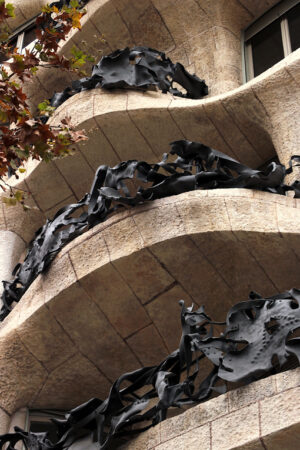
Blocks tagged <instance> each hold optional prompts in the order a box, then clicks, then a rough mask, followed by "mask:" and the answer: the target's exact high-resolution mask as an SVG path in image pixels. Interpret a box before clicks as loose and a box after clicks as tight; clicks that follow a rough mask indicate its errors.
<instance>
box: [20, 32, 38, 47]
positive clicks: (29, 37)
mask: <svg viewBox="0 0 300 450" xmlns="http://www.w3.org/2000/svg"><path fill="white" fill-rule="evenodd" d="M35 39H36V34H35V27H34V28H31V29H30V30H26V31H25V36H24V40H23V48H25V47H27V45H29V44H30V43H31V42H32V41H34V40H35Z"/></svg>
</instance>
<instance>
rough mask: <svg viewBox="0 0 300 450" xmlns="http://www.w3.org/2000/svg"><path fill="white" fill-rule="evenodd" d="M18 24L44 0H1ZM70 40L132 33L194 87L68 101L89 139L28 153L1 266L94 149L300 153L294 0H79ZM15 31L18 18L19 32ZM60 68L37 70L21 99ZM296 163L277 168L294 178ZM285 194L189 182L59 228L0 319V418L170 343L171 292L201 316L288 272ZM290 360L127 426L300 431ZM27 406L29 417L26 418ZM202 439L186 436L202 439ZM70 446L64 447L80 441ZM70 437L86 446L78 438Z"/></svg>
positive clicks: (83, 390)
mask: <svg viewBox="0 0 300 450" xmlns="http://www.w3.org/2000/svg"><path fill="white" fill-rule="evenodd" d="M11 2H12V3H13V4H14V5H15V6H16V19H14V21H12V22H11V23H9V26H11V27H12V32H13V31H14V29H15V27H17V26H21V25H23V24H24V23H26V22H27V21H30V20H31V19H32V18H33V17H34V16H35V15H36V14H38V12H39V9H40V7H41V5H42V4H44V3H46V2H44V1H43V0H40V1H32V0H22V1H17V0H15V1H11ZM86 9H87V14H86V15H85V16H84V18H83V21H82V30H81V31H78V30H77V31H76V32H74V33H72V34H71V36H70V37H69V39H68V40H67V41H66V42H65V43H64V44H63V46H62V48H61V52H62V53H64V54H68V52H70V49H71V48H72V46H73V45H74V44H76V45H77V46H78V47H79V48H82V49H83V50H84V51H86V52H88V53H90V54H94V55H95V57H96V58H99V59H100V57H101V56H102V55H105V54H108V53H111V52H112V51H114V50H116V49H118V48H125V47H127V46H128V47H133V46H136V45H142V46H147V47H151V48H155V49H158V50H160V51H163V52H165V53H166V55H167V56H168V57H170V58H171V59H172V60H173V61H174V62H177V61H178V62H180V63H182V64H183V65H184V66H185V67H186V68H187V70H189V71H190V72H191V73H196V74H197V75H198V76H199V77H200V78H203V79H205V81H206V83H207V85H208V88H209V94H208V96H207V97H205V98H203V99H201V100H192V99H185V98H176V97H174V96H172V95H170V94H162V93H160V92H155V91H147V92H138V91H135V90H130V91H129V90H117V91H116V90H115V91H104V90H101V89H93V90H90V91H83V92H81V93H79V94H77V95H75V96H73V97H72V98H70V99H69V100H67V101H66V102H65V103H64V104H63V105H62V106H60V107H59V108H58V109H57V111H56V112H55V115H54V116H53V118H51V122H50V123H51V124H52V125H55V124H56V123H57V122H58V121H59V120H61V119H62V118H63V117H65V116H71V118H72V122H73V123H74V124H75V125H76V126H78V128H80V129H82V128H84V129H85V130H86V131H87V133H88V135H89V140H88V141H86V142H84V143H82V144H81V143H80V144H78V145H77V149H76V152H75V153H74V155H72V156H70V157H68V158H65V159H62V160H57V161H53V162H51V163H49V164H45V163H40V162H31V163H30V164H29V166H28V168H27V171H26V173H25V174H24V176H23V177H22V179H20V180H18V182H16V183H17V184H18V185H19V186H20V187H22V188H24V189H25V190H29V191H30V192H31V194H32V195H31V197H30V200H29V201H30V204H31V206H33V209H31V210H30V211H29V212H24V211H23V210H22V208H21V207H20V208H19V207H14V208H7V207H5V206H3V207H2V210H1V222H0V224H1V231H0V257H1V260H0V274H1V277H2V278H1V279H3V280H9V279H10V278H11V272H12V270H13V268H14V266H15V265H16V264H17V262H18V261H19V260H20V259H21V258H22V256H23V255H24V252H25V250H26V248H27V247H28V244H29V242H30V241H31V239H32V238H33V237H34V233H35V231H36V230H37V229H38V228H39V227H40V226H41V225H43V223H44V222H45V220H46V218H52V217H53V215H54V213H55V212H56V211H57V210H58V209H59V208H60V207H62V206H64V205H65V204H70V203H73V202H77V201H78V200H79V199H80V198H81V197H82V196H83V195H84V194H85V193H86V192H88V191H89V189H90V185H91V182H92V180H93V177H94V173H95V171H96V169H97V167H98V166H99V165H100V164H107V165H109V166H114V165H115V164H117V163H119V162H120V161H123V160H129V159H139V160H145V161H148V162H155V161H157V160H158V159H159V158H160V157H161V155H162V153H164V152H166V151H168V148H169V143H170V142H173V141H175V140H181V139H188V140H190V141H197V142H203V143H204V144H206V145H208V146H210V147H213V148H216V149H218V150H220V151H222V152H224V153H226V154H227V155H229V156H231V157H232V158H235V159H237V160H238V161H240V162H241V163H243V164H245V165H248V166H250V167H252V168H260V167H264V165H265V164H266V163H267V162H269V161H270V160H277V159H279V161H280V162H281V163H282V164H284V165H285V166H286V167H288V164H289V161H290V159H291V157H292V156H293V155H297V154H299V153H300V152H299V141H300V139H299V138H300V131H299V119H300V112H299V93H300V88H299V83H300V49H298V46H299V45H298V43H299V27H298V28H297V24H299V17H300V16H299V2H297V1H288V0H286V1H282V2H278V0H259V1H256V0H181V1H180V0H178V1H176V0H90V1H89V2H88V4H87V6H86ZM21 32H23V31H22V30H21V31H20V33H21ZM71 81H72V77H71V76H70V74H65V73H63V72H62V73H60V72H58V71H56V70H54V71H52V72H49V71H46V70H44V71H43V70H42V69H41V70H39V72H38V74H37V77H36V80H35V81H34V82H33V83H31V84H30V85H28V87H27V93H28V95H29V98H30V103H31V105H32V108H34V107H35V106H36V105H37V104H38V103H39V102H40V101H42V100H44V99H45V98H50V97H51V96H52V95H53V93H54V92H55V91H62V90H63V89H64V88H65V87H67V86H68V85H69V84H70V82H71ZM299 174H300V171H299V168H295V169H294V171H293V172H292V174H290V175H288V177H287V180H288V181H289V182H290V183H292V182H293V181H296V180H299ZM299 233H300V200H298V199H295V198H293V197H292V196H289V195H287V196H280V195H274V194H272V193H269V192H261V191H255V190H248V189H216V190H198V191H192V192H187V193H184V194H180V195H178V196H173V197H167V198H164V199H159V200H155V201H154V202H151V203H149V204H147V205H144V206H137V207H135V208H132V209H130V210H126V211H123V212H119V213H117V214H115V215H114V216H113V217H111V218H110V219H109V220H107V221H106V222H103V223H102V224H99V225H97V226H96V227H94V228H93V229H91V230H90V231H88V232H86V233H84V234H83V235H82V236H80V237H78V238H76V239H75V240H74V241H72V242H71V243H70V244H68V245H67V246H66V247H65V248H64V249H63V250H62V251H61V252H60V253H59V254H58V256H57V257H56V258H55V260H54V261H53V263H52V265H51V267H50V268H49V270H48V271H47V272H45V273H43V274H42V275H40V276H39V277H38V278H37V279H36V280H35V281H34V282H33V284H32V285H31V286H30V288H29V289H28V291H27V292H26V293H25V294H24V296H23V298H22V300H21V301H20V302H19V303H18V304H17V306H16V307H15V308H14V310H13V311H12V312H11V314H10V315H9V316H8V317H7V318H6V319H5V321H4V322H3V324H2V326H1V328H0V347H1V350H0V375H1V376H0V433H1V434H2V433H5V432H7V431H8V430H12V429H13V426H15V425H18V426H21V427H22V428H26V427H27V428H28V427H29V423H30V422H32V423H33V422H39V423H41V422H43V421H45V420H47V418H45V413H41V412H39V411H41V410H53V411H65V410H68V409H70V408H73V407H75V406H76V405H78V404H80V403H83V402H85V401H87V400H88V399H89V398H91V397H99V398H105V397H106V396H107V394H108V392H109V389H110V386H111V384H112V382H113V381H114V380H115V379H116V378H118V377H119V376H120V375H121V374H122V373H124V372H129V371H132V370H135V369H137V368H138V367H142V366H149V365H154V364H157V363H158V362H159V361H160V360H162V359H163V358H165V357H166V355H167V354H169V353H170V352H172V351H173V350H175V349H176V348H177V347H178V342H179V339H180V334H181V328H180V314H179V312H180V311H179V307H178V300H180V299H184V300H185V302H186V304H192V303H194V304H196V305H202V304H203V305H205V308H206V312H207V313H208V314H209V315H212V316H213V317H214V318H215V319H216V320H218V321H221V320H224V317H225V316H226V312H227V311H228V309H229V308H230V307H231V306H233V305H234V304H235V303H237V302H238V301H241V300H243V299H247V297H248V293H249V291H251V290H254V291H257V292H259V293H261V294H262V295H263V296H271V295H274V294H275V293H277V292H283V291H285V290H288V289H290V288H292V287H299V286H300V277H299V274H300V269H299V259H300V234H299ZM299 384H300V375H299V369H294V370H293V371H288V372H284V373H281V374H278V375H274V376H272V377H271V378H267V379H264V380H260V381H258V382H257V383H254V384H251V385H249V386H247V387H245V388H238V389H236V390H231V391H230V392H229V393H228V394H223V395H221V396H220V397H217V398H215V399H212V400H209V401H208V402H207V403H204V404H201V405H200V406H196V407H195V408H194V409H190V410H188V411H186V412H185V413H183V414H182V415H179V416H176V417H174V418H172V419H168V420H166V421H165V422H163V423H162V424H159V425H157V427H154V428H152V429H151V430H149V431H147V432H145V433H144V434H142V435H141V436H140V437H138V438H136V439H134V440H132V441H130V442H129V443H128V444H126V446H127V448H128V449H135V448H136V449H139V450H142V449H147V450H150V449H154V448H155V449H157V450H167V449H169V448H170V449H171V448H175V447H179V448H188V449H191V450H193V449H196V448H197V449H198V448H201V449H202V448H203V449H206V448H207V449H213V450H217V449H223V448H224V449H229V448H245V449H246V448H247V449H248V448H249V449H258V448H267V449H272V450H273V449H277V448H278V449H279V448H280V449H282V448H284V449H295V448H297V447H298V446H299V438H300V434H299V433H300V425H299V417H300V416H299V406H298V405H299ZM34 417H38V419H35V420H34ZM199 442H201V444H199ZM79 448H80V446H79V447H78V449H79ZM81 450H83V449H81Z"/></svg>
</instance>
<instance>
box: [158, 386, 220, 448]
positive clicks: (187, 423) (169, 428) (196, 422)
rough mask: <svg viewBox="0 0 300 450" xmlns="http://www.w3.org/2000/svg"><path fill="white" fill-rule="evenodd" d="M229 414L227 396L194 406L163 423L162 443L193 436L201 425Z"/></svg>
mask: <svg viewBox="0 0 300 450" xmlns="http://www.w3.org/2000/svg"><path fill="white" fill-rule="evenodd" d="M227 413H228V398H227V394H225V395H220V396H219V397H216V398H213V399H210V400H208V401H205V402H203V403H200V404H199V405H196V406H193V407H191V408H190V409H188V410H187V411H185V412H183V413H181V414H179V415H178V416H175V417H172V418H171V419H167V420H165V421H164V422H162V423H161V432H160V434H161V442H165V441H169V440H170V439H171V440H173V439H174V438H175V437H176V436H179V438H178V440H179V439H180V437H182V435H183V436H184V435H185V433H187V434H190V435H193V434H194V430H195V429H196V430H197V429H198V428H199V426H200V425H204V424H205V423H208V422H211V421H213V420H215V419H216V418H218V417H219V416H223V415H225V414H227Z"/></svg>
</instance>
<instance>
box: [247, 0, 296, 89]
mask: <svg viewBox="0 0 300 450" xmlns="http://www.w3.org/2000/svg"><path fill="white" fill-rule="evenodd" d="M244 42H245V62H246V80H247V81H248V80H250V79H251V78H254V77H256V76H257V75H259V74H261V73H262V72H264V71H265V70H267V69H269V68H270V67H272V66H273V65H274V64H276V63H277V62H279V61H280V60H281V59H283V58H285V57H286V56H287V55H289V54H290V53H291V52H293V51H294V50H297V48H299V47H300V1H299V0H285V1H282V2H280V3H279V4H278V5H276V6H274V7H273V8H272V9H270V10H269V11H268V12H266V13H265V14H264V15H263V16H262V17H261V18H260V19H259V20H257V21H256V22H254V23H253V24H252V25H250V27H248V28H247V30H246V31H245V34H244Z"/></svg>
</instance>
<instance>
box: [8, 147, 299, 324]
mask: <svg viewBox="0 0 300 450" xmlns="http://www.w3.org/2000/svg"><path fill="white" fill-rule="evenodd" d="M171 147H172V148H171V152H170V154H171V155H174V154H175V155H177V156H178V157H177V159H176V160H175V161H174V162H168V154H167V153H165V154H164V155H163V160H162V161H160V162H158V163H154V164H148V163H147V162H145V161H137V160H129V161H124V162H121V163H120V164H118V165H117V166H115V167H108V166H100V167H99V168H98V170H97V171H96V175H95V178H94V182H93V185H92V188H91V191H90V193H89V194H86V195H85V197H84V198H83V199H82V200H80V201H79V202H78V203H74V204H71V205H67V206H65V207H64V208H62V209H60V210H59V211H58V212H57V213H56V215H55V216H54V218H53V219H52V220H47V222H46V224H45V225H44V226H43V227H42V228H41V229H39V230H38V231H37V233H36V236H35V239H34V240H33V241H32V242H31V244H30V246H29V250H28V253H27V256H26V258H25V260H24V262H23V263H22V264H18V265H17V266H16V267H15V269H14V271H13V275H14V277H15V278H14V280H13V281H11V282H8V281H3V284H4V291H3V294H2V301H3V305H2V308H1V311H0V320H3V319H4V318H5V317H6V316H7V315H8V314H9V312H10V310H11V308H12V305H13V303H14V302H18V301H19V300H20V298H21V297H22V295H23V293H24V292H25V291H26V290H27V289H28V287H29V286H30V284H31V283H32V282H33V281H34V279H35V278H36V277H37V276H38V275H39V274H40V273H42V272H43V271H44V270H45V269H46V268H47V267H48V266H49V264H50V263H51V261H52V260H53V259H54V257H55V255H56V254H57V253H58V252H59V251H60V250H61V249H62V248H63V247H64V246H65V245H66V244H67V243H68V242H70V241H71V240H73V239H74V238H75V237H77V236H78V235H80V234H82V233H83V232H84V231H86V230H87V229H89V228H92V227H93V226H95V225H97V224H98V223H100V222H103V221H104V220H106V219H107V218H108V217H109V216H110V215H111V214H112V213H113V212H114V211H115V210H116V209H117V208H120V207H121V206H122V205H123V206H135V205H138V204H141V203H144V202H147V201H151V200H155V199H158V198H163V197H168V196H170V195H177V194H181V193H183V192H187V191H192V190H195V189H216V188H250V189H259V190H262V191H267V192H273V193H277V194H285V193H286V192H287V191H294V194H295V197H296V198H300V183H299V182H297V181H296V182H294V183H293V184H292V185H291V186H288V185H286V184H284V177H285V175H286V174H287V173H290V172H291V171H292V170H293V167H292V161H293V160H295V161H299V162H300V156H294V157H293V158H292V159H291V162H290V167H289V168H288V169H286V168H285V167H284V166H283V165H282V164H277V163H275V162H272V163H270V164H269V165H268V167H267V168H266V170H265V171H261V170H254V169H251V168H250V167H247V166H245V165H243V164H241V163H239V162H238V161H236V160H235V159H233V158H231V157H229V156H227V155H225V154H224V153H222V152H219V151H217V150H214V149H212V148H210V147H207V146H206V145H203V144H200V143H198V142H190V141H186V140H181V141H175V142H173V143H171ZM128 179H136V180H137V181H139V182H144V183H148V184H149V183H151V186H148V187H147V186H146V187H145V188H143V187H140V188H138V189H137V190H136V193H135V195H130V191H129V189H128V187H127V186H126V183H125V180H128ZM83 206H87V211H85V212H83V213H82V214H81V215H80V216H79V217H72V214H73V213H74V212H75V211H76V210H78V209H80V208H81V207H83Z"/></svg>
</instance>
